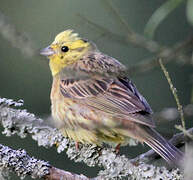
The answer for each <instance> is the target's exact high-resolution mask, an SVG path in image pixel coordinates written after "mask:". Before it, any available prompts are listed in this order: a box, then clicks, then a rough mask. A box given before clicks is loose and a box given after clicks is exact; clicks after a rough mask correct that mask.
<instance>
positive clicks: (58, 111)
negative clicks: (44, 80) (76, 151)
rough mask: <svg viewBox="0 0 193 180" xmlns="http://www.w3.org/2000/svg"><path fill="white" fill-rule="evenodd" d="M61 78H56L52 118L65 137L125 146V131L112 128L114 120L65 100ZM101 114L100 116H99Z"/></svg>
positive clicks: (53, 91) (82, 105) (79, 140)
mask: <svg viewBox="0 0 193 180" xmlns="http://www.w3.org/2000/svg"><path fill="white" fill-rule="evenodd" d="M59 83H60V78H59V76H58V77H57V76H56V77H55V78H54V80H53V85H52V90H51V96H50V98H51V103H52V107H51V110H52V116H53V119H54V121H55V124H56V127H57V128H59V129H60V130H61V132H62V133H63V135H64V136H66V137H69V138H70V139H73V140H74V141H76V142H81V143H89V144H97V145H102V143H103V142H107V143H108V142H112V143H115V145H116V144H119V143H121V144H123V143H125V142H126V136H125V135H124V133H125V132H124V133H120V132H121V131H123V130H120V129H118V128H115V127H113V126H111V124H113V120H112V119H111V117H108V116H107V115H106V114H103V113H102V112H96V111H94V110H92V109H89V107H87V106H84V104H81V103H79V102H78V101H75V100H72V99H70V98H65V97H64V96H63V95H62V94H61V92H60V85H59ZM99 114H100V116H99ZM106 125H107V126H106Z"/></svg>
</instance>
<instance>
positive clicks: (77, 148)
mask: <svg viewBox="0 0 193 180" xmlns="http://www.w3.org/2000/svg"><path fill="white" fill-rule="evenodd" d="M75 147H76V150H77V151H79V142H75Z"/></svg>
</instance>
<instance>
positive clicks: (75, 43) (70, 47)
mask: <svg viewBox="0 0 193 180" xmlns="http://www.w3.org/2000/svg"><path fill="white" fill-rule="evenodd" d="M91 47H92V45H91V43H90V42H88V41H86V40H83V39H81V38H80V37H79V36H78V34H77V33H73V30H66V31H63V32H61V33H59V34H58V35H57V36H56V37H55V40H54V42H53V43H52V44H51V45H50V46H48V47H47V48H45V49H43V50H42V51H41V53H40V54H41V55H44V56H47V57H48V58H49V59H50V69H51V72H52V75H53V76H55V75H56V74H58V73H59V72H60V71H61V70H62V69H63V68H64V67H66V66H68V65H70V64H73V63H74V62H76V61H77V60H79V59H80V58H81V57H82V56H84V55H85V54H86V53H87V52H88V51H89V50H90V49H91Z"/></svg>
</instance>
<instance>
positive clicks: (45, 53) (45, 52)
mask: <svg viewBox="0 0 193 180" xmlns="http://www.w3.org/2000/svg"><path fill="white" fill-rule="evenodd" d="M55 53H56V52H55V51H54V50H53V49H52V48H51V47H50V46H48V47H46V48H44V49H42V50H41V51H40V54H41V55H43V56H51V55H53V54H55Z"/></svg>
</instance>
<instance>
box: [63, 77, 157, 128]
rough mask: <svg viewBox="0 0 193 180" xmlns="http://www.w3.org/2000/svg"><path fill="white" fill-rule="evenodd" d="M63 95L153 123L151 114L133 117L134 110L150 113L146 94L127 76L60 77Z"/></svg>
mask: <svg viewBox="0 0 193 180" xmlns="http://www.w3.org/2000/svg"><path fill="white" fill-rule="evenodd" d="M60 90H61V93H62V94H63V96H65V97H67V98H72V99H76V100H79V102H80V103H84V104H87V105H88V106H90V107H91V108H94V109H97V110H101V111H103V112H106V113H109V114H111V115H112V116H116V117H123V116H124V118H125V119H128V120H131V121H136V122H138V123H140V124H145V125H147V126H151V127H153V126H154V123H153V121H152V119H151V118H141V119H140V118H131V116H132V115H133V114H135V113H138V114H146V115H148V114H151V113H152V110H151V108H150V106H149V105H148V103H147V101H146V100H145V98H144V97H143V96H142V95H141V94H140V93H139V92H138V90H137V89H136V87H135V86H134V85H133V84H132V82H131V81H129V80H128V79H127V78H105V77H100V76H99V77H94V78H92V79H91V78H88V79H86V78H85V79H72V78H71V79H69V78H67V79H65V78H61V81H60Z"/></svg>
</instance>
